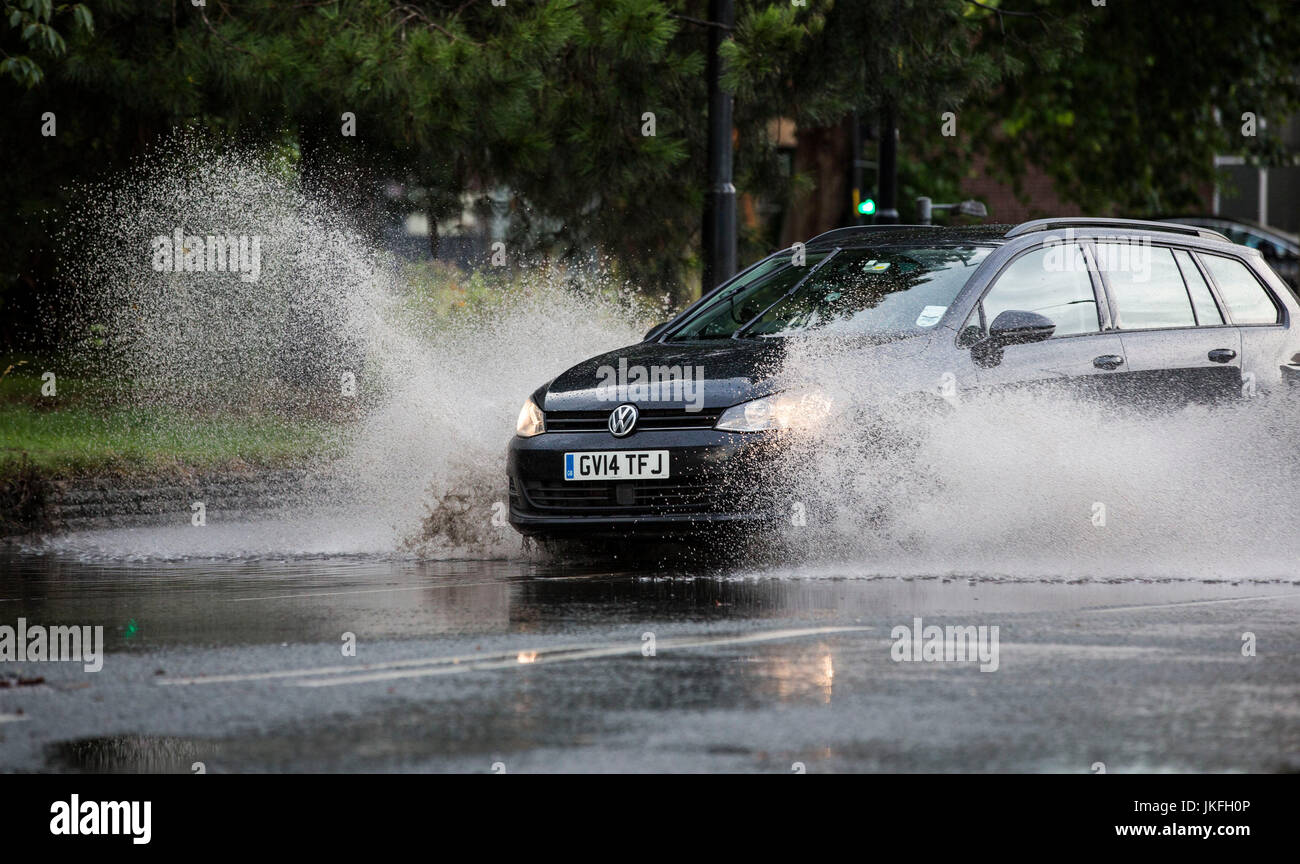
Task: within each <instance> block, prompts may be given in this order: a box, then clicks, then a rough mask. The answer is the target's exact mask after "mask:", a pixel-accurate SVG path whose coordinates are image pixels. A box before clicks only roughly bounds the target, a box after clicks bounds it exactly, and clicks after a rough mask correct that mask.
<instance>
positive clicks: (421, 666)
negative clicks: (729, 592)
mask: <svg viewBox="0 0 1300 864" xmlns="http://www.w3.org/2000/svg"><path fill="white" fill-rule="evenodd" d="M870 629H871V628H870V627H813V628H804V629H787V630H772V631H768V632H765V633H751V634H748V635H745V636H724V637H721V638H713V639H690V638H681V639H660V640H658V642H657V643H656V648H657V649H663V650H672V649H690V648H706V647H712V646H723V645H744V644H752V643H757V642H770V641H773V640H777V639H797V638H800V637H803V636H820V635H826V634H831V633H850V632H860V631H866V630H870ZM640 651H641V643H640V642H636V643H629V644H621V645H610V644H598V645H559V646H555V647H552V648H513V649H510V650H508V651H494V652H490V653H487V654H479V653H475V654H456V655H451V656H443V657H416V658H410V659H407V660H388V661H383V662H378V663H363V664H353V665H350V666H317V667H315V668H309V669H278V670H274V671H271V672H236V673H229V674H225V675H201V676H194V677H187V678H162V679H160V680H159V681H158V684H159V685H162V686H172V687H176V686H188V685H194V684H229V683H234V682H243V681H266V680H275V679H282V678H298V679H302V680H298V681H292V682H290V683H291V684H292V685H293V686H296V687H327V686H331V685H332V684H335V683H338V684H359V683H364V682H368V681H389V680H396V679H399V678H421V677H428V676H431V675H447V674H455V673H457V672H469V671H483V670H491V669H510V668H515V667H519V666H529V665H536V664H539V663H560V662H563V661H566V660H592V659H598V658H601V657H615V656H618V655H621V654H636V653H639V652H640ZM313 679H317V680H313Z"/></svg>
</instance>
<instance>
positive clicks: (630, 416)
mask: <svg viewBox="0 0 1300 864" xmlns="http://www.w3.org/2000/svg"><path fill="white" fill-rule="evenodd" d="M636 418H637V410H636V406H635V405H620V406H618V407H617V408H615V409H614V410H613V411H611V412H609V434H611V435H613V436H614V437H615V438H623V437H625V436H627V435H631V434H632V430H633V429H635V428H636Z"/></svg>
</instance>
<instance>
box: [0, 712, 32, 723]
mask: <svg viewBox="0 0 1300 864" xmlns="http://www.w3.org/2000/svg"><path fill="white" fill-rule="evenodd" d="M26 719H27V715H26V714H0V723H17V722H19V721H21V720H26Z"/></svg>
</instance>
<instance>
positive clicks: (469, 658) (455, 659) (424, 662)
mask: <svg viewBox="0 0 1300 864" xmlns="http://www.w3.org/2000/svg"><path fill="white" fill-rule="evenodd" d="M597 647H600V646H597V645H561V646H559V647H556V648H548V649H545V650H548V651H588V650H591V649H592V648H597ZM521 653H526V652H521V651H519V650H518V649H515V650H513V651H494V652H490V653H487V654H478V653H475V654H459V655H455V656H451V657H412V658H410V659H407V660H386V661H383V662H379V663H355V664H352V665H351V666H317V667H314V668H306V669H278V670H276V671H274V672H236V673H230V674H227V675H199V676H195V677H192V678H163V679H161V680H159V682H158V683H159V684H162V685H165V686H182V685H189V684H228V683H230V682H232V681H265V680H268V679H274V678H303V677H307V676H311V675H338V674H344V673H357V672H364V671H367V670H371V669H401V668H404V667H407V666H435V665H440V664H444V663H450V664H452V665H455V664H457V663H472V662H475V661H478V660H492V659H499V658H503V657H517V656H518V655H519V654H521Z"/></svg>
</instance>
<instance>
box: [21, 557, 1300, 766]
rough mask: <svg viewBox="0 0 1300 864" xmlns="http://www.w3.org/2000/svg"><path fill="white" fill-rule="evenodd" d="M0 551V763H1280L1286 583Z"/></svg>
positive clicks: (1293, 702) (1292, 708)
mask: <svg viewBox="0 0 1300 864" xmlns="http://www.w3.org/2000/svg"><path fill="white" fill-rule="evenodd" d="M3 555H4V557H0V571H2V572H3V575H0V625H6V626H8V627H11V628H12V627H16V625H17V623H18V619H20V618H21V619H23V620H24V622H25V623H26V625H27V626H32V625H45V626H53V625H70V624H75V625H80V626H102V627H103V633H104V637H103V638H104V652H105V653H104V657H103V668H102V670H100V671H96V672H88V671H86V669H85V667H84V664H83V663H80V662H32V661H30V660H28V661H27V662H3V663H0V769H2V770H4V771H49V770H52V771H95V772H101V771H107V772H134V771H150V772H155V771H158V772H182V773H188V772H191V771H199V770H203V771H207V772H211V773H219V772H258V771H277V772H278V771H457V772H492V771H496V772H505V773H527V772H554V771H575V772H605V771H680V772H720V771H758V772H780V773H788V772H791V771H807V772H809V773H819V772H838V771H1052V772H1056V771H1060V772H1076V773H1089V772H1093V773H1096V772H1098V771H1100V770H1103V769H1102V768H1101V767H1099V766H1098V765H1097V763H1103V765H1104V770H1105V771H1107V772H1109V773H1123V772H1134V771H1196V772H1199V771H1241V770H1244V771H1266V772H1274V771H1297V770H1300V584H1296V583H1295V582H1294V581H1285V580H1284V581H1279V580H1270V581H1258V582H1252V581H1249V580H1241V581H1236V582H1234V581H1233V580H1206V581H1200V580H1196V579H1165V580H1162V581H1149V582H1143V581H1136V580H1115V581H1087V580H1084V581H1079V580H1072V582H1071V583H1067V582H1064V581H1032V580H1021V579H1017V580H1009V579H1002V580H998V579H991V578H983V577H979V576H965V575H962V576H952V575H944V576H934V577H930V578H925V577H901V578H900V577H896V576H873V575H872V574H871V573H870V572H869V571H864V570H863V568H861V567H845V568H843V569H841V570H837V569H836V568H819V569H818V570H816V571H810V570H794V569H780V568H775V569H771V568H769V569H759V568H742V569H739V570H736V569H723V570H717V571H714V572H707V573H701V571H700V570H699V569H698V568H692V569H694V570H695V574H694V575H689V576H688V575H685V574H684V573H681V572H671V571H631V570H617V571H611V570H609V569H601V568H600V567H599V566H596V565H592V564H581V565H580V564H565V563H555V562H550V563H546V562H535V561H528V560H491V561H452V562H437V561H416V560H395V559H391V558H374V557H352V558H347V557H343V558H340V557H319V558H297V559H293V558H290V559H285V560H207V561H176V562H157V561H153V562H138V563H122V562H116V561H94V560H85V559H82V558H78V557H76V556H71V555H66V554H52V553H48V552H47V553H45V554H32V553H30V552H28V553H22V552H7V553H3ZM917 619H921V621H919V622H918V621H917ZM918 625H919V626H920V627H921V628H923V629H922V631H921V632H918V633H917V634H916V642H915V644H916V645H917V647H918V648H920V646H921V634H922V633H928V632H929V631H928V628H929V627H931V626H933V625H938V626H939V627H950V626H953V627H975V628H980V627H983V628H986V630H985V632H987V633H992V632H993V631H992V628H993V627H996V628H997V631H996V633H997V635H996V636H995V637H993V638H994V639H995V640H996V641H995V643H994V646H993V647H994V648H995V650H996V663H995V664H990V663H987V662H986V663H983V664H981V662H980V661H979V660H978V659H967V658H960V659H943V657H942V656H940V657H939V658H938V659H935V658H932V657H929V656H922V655H923V654H926V653H927V652H923V651H919V650H918V652H917V656H915V657H904V656H900V650H901V649H900V645H901V644H902V643H903V642H909V641H911V637H910V636H908V637H907V638H901V639H900V637H899V636H898V635H896V631H895V628H899V627H903V628H908V633H910V631H911V629H912V628H915V627H917V626H918ZM900 632H901V631H900ZM972 632H973V631H972ZM1248 643H1249V646H1250V652H1247V650H1246V647H1245V646H1247V644H1248ZM349 644H354V645H355V656H348V655H347V653H346V649H347V646H348V645H349ZM904 653H907V652H904ZM1252 654H1253V656H1251V655H1252ZM992 665H996V668H986V669H985V670H984V671H982V666H984V667H989V666H992Z"/></svg>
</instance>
